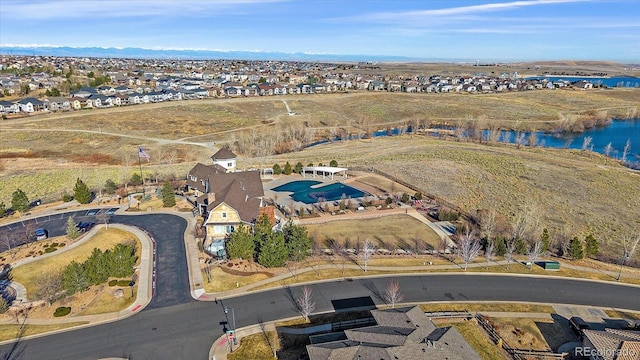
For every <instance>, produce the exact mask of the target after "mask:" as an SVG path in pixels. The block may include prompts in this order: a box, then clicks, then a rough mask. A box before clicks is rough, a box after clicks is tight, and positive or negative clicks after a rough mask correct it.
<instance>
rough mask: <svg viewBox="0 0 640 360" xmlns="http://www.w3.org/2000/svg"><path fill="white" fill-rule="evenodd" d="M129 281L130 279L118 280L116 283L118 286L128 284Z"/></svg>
mask: <svg viewBox="0 0 640 360" xmlns="http://www.w3.org/2000/svg"><path fill="white" fill-rule="evenodd" d="M130 282H131V280H118V282H117V284H118V286H129V283H130Z"/></svg>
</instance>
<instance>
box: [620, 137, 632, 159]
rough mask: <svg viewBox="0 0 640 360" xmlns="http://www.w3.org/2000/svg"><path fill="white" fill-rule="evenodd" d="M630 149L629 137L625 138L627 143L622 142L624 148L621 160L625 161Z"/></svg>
mask: <svg viewBox="0 0 640 360" xmlns="http://www.w3.org/2000/svg"><path fill="white" fill-rule="evenodd" d="M630 150H631V139H627V143H626V144H624V149H623V150H622V162H627V155H629V151H630Z"/></svg>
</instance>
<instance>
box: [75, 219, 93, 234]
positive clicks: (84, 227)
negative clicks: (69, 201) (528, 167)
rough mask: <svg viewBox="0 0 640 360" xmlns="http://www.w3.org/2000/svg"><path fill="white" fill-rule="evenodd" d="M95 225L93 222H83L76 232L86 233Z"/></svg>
mask: <svg viewBox="0 0 640 360" xmlns="http://www.w3.org/2000/svg"><path fill="white" fill-rule="evenodd" d="M95 224H96V223H94V222H90V221H85V222H81V223H80V224H78V230H80V231H82V232H87V231H89V229H91V228H92V227H93V226H94V225H95Z"/></svg>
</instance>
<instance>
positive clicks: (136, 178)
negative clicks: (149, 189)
mask: <svg viewBox="0 0 640 360" xmlns="http://www.w3.org/2000/svg"><path fill="white" fill-rule="evenodd" d="M129 182H130V183H131V185H134V186H138V185H142V177H141V176H140V174H138V173H133V175H131V179H129Z"/></svg>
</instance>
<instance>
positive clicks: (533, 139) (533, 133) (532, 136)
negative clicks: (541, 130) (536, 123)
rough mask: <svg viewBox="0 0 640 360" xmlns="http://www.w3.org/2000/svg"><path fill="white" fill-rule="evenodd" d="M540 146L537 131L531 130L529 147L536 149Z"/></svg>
mask: <svg viewBox="0 0 640 360" xmlns="http://www.w3.org/2000/svg"><path fill="white" fill-rule="evenodd" d="M536 145H538V132H537V130H536V129H533V130H531V133H529V147H536Z"/></svg>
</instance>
